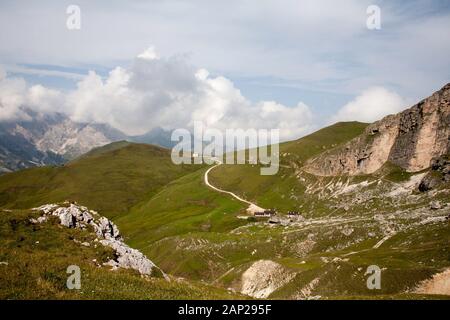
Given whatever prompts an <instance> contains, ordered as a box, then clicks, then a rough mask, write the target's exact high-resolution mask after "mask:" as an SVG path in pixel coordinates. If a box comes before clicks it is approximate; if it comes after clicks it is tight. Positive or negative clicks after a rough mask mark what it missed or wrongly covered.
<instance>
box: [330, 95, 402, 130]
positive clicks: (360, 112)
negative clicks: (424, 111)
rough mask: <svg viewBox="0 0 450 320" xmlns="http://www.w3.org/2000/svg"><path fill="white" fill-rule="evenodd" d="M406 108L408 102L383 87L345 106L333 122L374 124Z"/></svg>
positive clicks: (333, 118)
mask: <svg viewBox="0 0 450 320" xmlns="http://www.w3.org/2000/svg"><path fill="white" fill-rule="evenodd" d="M406 107H407V103H406V101H405V100H404V99H403V98H402V97H401V96H400V95H398V94H397V93H395V92H393V91H390V90H387V89H385V88H383V87H371V88H369V89H367V90H364V91H363V92H362V93H361V94H360V95H359V96H357V97H356V98H355V99H354V100H352V101H350V102H349V103H347V104H346V105H344V106H343V107H342V108H341V109H340V110H339V111H338V112H337V114H336V115H335V116H334V117H332V120H331V122H338V121H361V122H373V121H376V120H379V119H381V118H382V117H384V116H386V115H388V114H393V113H397V112H400V111H402V110H403V109H405V108H406Z"/></svg>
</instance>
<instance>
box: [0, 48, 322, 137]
mask: <svg viewBox="0 0 450 320" xmlns="http://www.w3.org/2000/svg"><path fill="white" fill-rule="evenodd" d="M0 102H1V104H2V106H3V109H4V110H2V113H1V118H0V119H3V120H12V119H23V116H24V114H23V112H21V110H22V109H21V108H22V107H23V106H26V107H29V108H33V109H35V110H37V111H40V112H53V111H57V112H64V113H66V114H68V115H69V116H70V117H71V118H72V119H73V120H74V121H78V122H99V123H108V124H110V125H112V126H113V127H116V128H118V129H120V130H122V131H123V132H125V133H127V134H129V135H138V134H143V133H145V132H147V131H149V130H151V129H154V128H156V127H162V128H164V129H166V130H172V129H176V128H187V129H191V128H192V127H193V125H194V122H196V121H201V122H203V123H204V125H205V126H206V127H210V128H216V129H219V130H225V129H237V128H241V129H250V128H253V129H280V135H281V138H282V139H289V138H296V137H298V136H300V135H302V134H305V133H307V132H308V131H310V130H311V128H312V122H313V116H312V113H311V111H310V108H309V107H308V106H307V105H305V104H304V103H302V102H299V103H298V104H297V105H294V106H286V105H283V104H280V103H278V102H275V101H260V102H252V101H250V100H249V99H247V98H246V97H244V96H243V95H242V93H241V92H240V90H239V89H238V88H236V87H235V85H234V83H233V82H232V81H231V80H229V79H227V78H225V77H222V76H212V75H210V73H209V72H208V71H207V70H206V69H196V68H194V67H193V66H192V65H190V64H189V62H188V60H187V59H186V57H184V56H174V57H169V58H164V57H159V56H158V54H157V53H156V51H155V49H154V48H153V47H150V48H149V49H147V50H146V51H144V52H143V53H141V54H139V55H138V56H137V57H136V58H135V59H134V60H133V63H132V64H131V66H130V67H129V68H122V67H116V68H114V69H113V70H111V71H110V72H109V74H108V75H107V76H106V77H105V78H102V77H101V76H100V75H98V74H97V73H95V72H94V71H91V72H89V74H87V75H86V76H85V77H84V78H83V79H82V80H80V81H79V82H77V86H76V89H74V90H72V91H71V92H68V93H61V92H59V91H57V90H53V89H48V88H45V87H43V86H41V85H36V86H32V87H28V86H27V84H26V82H25V81H24V80H23V79H18V78H15V79H8V78H5V77H3V80H0Z"/></svg>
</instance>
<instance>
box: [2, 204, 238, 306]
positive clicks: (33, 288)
mask: <svg viewBox="0 0 450 320" xmlns="http://www.w3.org/2000/svg"><path fill="white" fill-rule="evenodd" d="M38 216H39V213H38V212H36V211H30V210H14V211H9V210H8V211H7V210H0V231H1V232H0V235H1V236H0V261H1V264H0V283H1V284H2V285H1V286H0V299H232V298H236V296H235V295H232V294H230V293H228V292H226V291H224V290H220V289H217V288H213V287H208V286H206V285H204V284H200V283H193V282H191V283H188V282H186V281H181V280H174V279H172V281H170V282H169V281H166V280H164V279H163V278H161V277H142V276H141V275H140V274H139V273H137V272H136V271H135V270H131V269H118V270H111V267H109V266H105V265H103V263H106V262H107V261H108V260H109V259H110V257H112V256H113V252H112V250H111V249H110V248H108V247H104V246H102V245H98V246H97V245H92V243H95V242H93V239H94V238H95V235H93V234H92V233H90V232H88V231H85V230H80V229H69V228H66V227H63V226H61V225H60V224H59V221H57V219H52V220H51V221H49V222H46V223H41V224H31V223H30V219H32V218H37V217H38ZM82 243H83V245H82ZM88 243H91V245H87V244H88ZM42 261H45V264H44V263H41V262H42ZM69 265H77V266H79V267H80V270H81V288H82V289H81V290H69V289H67V287H66V280H67V278H68V276H69V274H67V273H66V269H67V267H68V266H69Z"/></svg>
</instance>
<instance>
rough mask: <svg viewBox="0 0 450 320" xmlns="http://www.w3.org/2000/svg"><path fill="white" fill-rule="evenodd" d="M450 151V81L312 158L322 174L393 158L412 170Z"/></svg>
mask: <svg viewBox="0 0 450 320" xmlns="http://www.w3.org/2000/svg"><path fill="white" fill-rule="evenodd" d="M449 151H450V83H449V84H447V85H446V86H444V87H443V88H442V89H441V90H439V91H437V92H435V93H434V94H433V95H432V96H430V97H428V98H426V99H424V100H422V101H421V102H419V103H418V104H416V105H414V106H413V107H411V108H409V109H407V110H405V111H403V112H401V113H398V114H395V115H389V116H387V117H385V118H383V119H382V120H379V121H377V122H375V123H373V124H371V125H369V126H368V127H367V128H366V130H365V131H364V133H363V134H361V135H360V136H358V137H356V138H354V139H352V140H351V141H349V142H347V143H346V144H344V145H342V146H338V147H336V148H334V149H331V150H329V151H326V152H324V153H322V154H321V155H319V156H318V157H316V158H314V159H311V160H310V161H309V162H308V163H307V164H306V166H305V170H306V171H307V172H309V173H313V174H315V175H320V176H336V175H343V174H344V175H358V174H369V173H373V172H375V171H377V170H378V169H379V168H381V166H382V165H383V164H384V163H386V162H390V163H393V164H395V165H398V166H399V167H401V168H403V169H405V170H406V171H408V172H417V171H420V170H423V169H426V168H428V167H430V165H431V163H432V160H433V159H435V158H437V157H439V156H442V155H445V154H448V153H449Z"/></svg>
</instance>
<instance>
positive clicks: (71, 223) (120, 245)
mask: <svg viewBox="0 0 450 320" xmlns="http://www.w3.org/2000/svg"><path fill="white" fill-rule="evenodd" d="M34 210H37V211H40V212H42V213H43V214H42V216H40V217H39V218H37V219H32V220H31V222H32V223H43V222H45V221H47V220H48V218H49V217H50V216H57V217H58V218H59V220H60V222H61V224H62V225H63V226H66V227H68V228H79V229H83V230H84V229H87V228H89V227H92V228H93V229H94V232H95V234H96V235H97V237H98V238H99V239H100V241H99V242H100V243H101V244H102V245H104V246H107V247H110V248H112V249H113V250H114V251H115V258H114V259H113V260H110V261H108V262H107V263H106V264H107V265H109V266H111V267H113V268H114V269H116V268H125V269H134V270H136V271H138V272H139V273H140V274H142V275H154V274H162V275H164V273H162V271H161V270H160V269H158V267H157V266H156V265H155V264H154V263H153V262H152V261H150V260H149V259H147V257H146V256H145V255H144V254H142V253H141V252H140V251H139V250H136V249H133V248H130V247H129V246H128V245H126V244H125V243H124V242H123V239H122V236H121V235H120V232H119V229H118V228H117V226H116V225H115V224H114V223H113V222H112V221H110V220H108V219H107V218H105V217H101V216H100V215H99V214H98V213H97V212H95V211H93V210H89V209H87V208H86V207H83V206H79V205H76V204H73V203H72V204H69V203H66V205H63V206H61V205H57V204H47V205H43V206H41V207H39V208H35V209H34ZM83 245H86V246H88V245H89V246H90V244H83ZM164 276H165V275H164Z"/></svg>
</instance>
